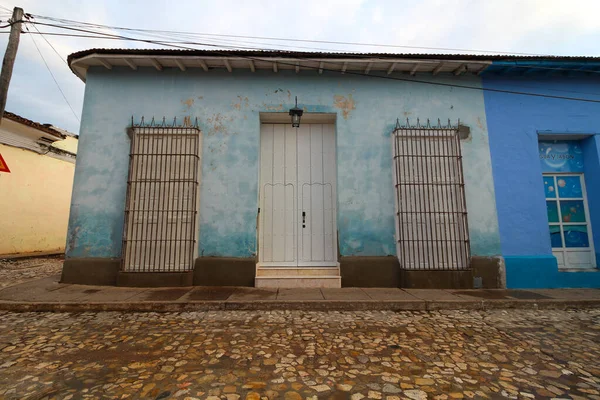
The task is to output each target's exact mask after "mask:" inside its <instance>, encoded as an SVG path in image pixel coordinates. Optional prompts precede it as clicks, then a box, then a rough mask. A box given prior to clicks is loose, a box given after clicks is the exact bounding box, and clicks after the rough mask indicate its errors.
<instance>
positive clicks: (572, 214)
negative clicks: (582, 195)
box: [560, 200, 585, 222]
mask: <svg viewBox="0 0 600 400" xmlns="http://www.w3.org/2000/svg"><path fill="white" fill-rule="evenodd" d="M560 214H561V216H562V222H585V209H584V208H583V200H562V201H561V202H560Z"/></svg>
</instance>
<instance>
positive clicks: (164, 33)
mask: <svg viewBox="0 0 600 400" xmlns="http://www.w3.org/2000/svg"><path fill="white" fill-rule="evenodd" d="M32 16H35V17H38V18H41V19H48V20H52V21H57V22H60V23H63V24H65V23H71V24H72V25H74V26H79V27H85V26H93V27H98V28H99V29H105V30H106V29H120V30H126V31H131V32H154V33H145V34H146V35H148V36H154V37H157V36H158V37H163V38H164V37H167V38H169V39H173V36H172V35H171V34H179V35H185V36H192V37H198V36H216V37H240V38H258V39H266V40H285V41H297V42H311V43H336V44H349V45H365V46H371V45H372V46H387V47H408V48H415V49H431V50H444V51H469V52H489V53H503V52H501V51H495V50H472V49H471V50H470V49H452V48H442V47H417V46H400V45H398V46H395V45H378V44H374V43H356V42H334V41H319V40H305V39H284V38H269V37H264V36H242V35H221V34H205V33H192V32H185V31H168V30H154V29H137V28H125V27H118V26H110V25H102V24H93V23H89V22H82V21H76V20H69V19H64V18H54V17H47V16H41V15H36V14H32ZM38 24H41V23H38ZM48 25H49V26H53V25H52V24H48ZM61 27H64V28H67V27H68V26H66V25H61ZM97 33H99V34H104V32H97ZM138 35H139V33H138ZM203 39H204V41H205V43H204V44H200V45H207V43H206V40H207V38H203ZM209 40H210V41H211V44H215V43H233V44H236V43H249V44H255V45H262V43H256V42H248V41H237V42H232V41H230V40H226V39H220V40H215V39H209ZM162 42H163V43H164V44H167V43H168V44H173V43H179V44H188V45H198V43H197V42H190V41H171V40H169V41H164V40H162ZM278 46H280V47H287V48H303V49H309V50H317V51H329V52H340V51H342V50H340V49H335V50H332V49H323V48H314V47H306V46H290V45H278ZM223 47H226V46H223ZM230 47H231V48H245V49H251V50H268V51H278V50H279V51H280V50H281V49H265V48H264V47H252V46H230ZM512 54H513V55H529V56H550V55H543V54H536V53H518V52H513V53H512ZM551 57H554V56H551ZM507 68H518V69H530V68H536V69H543V70H548V71H565V72H568V71H576V72H586V73H593V74H600V71H594V70H581V69H573V68H563V67H547V66H539V65H523V64H520V65H516V64H515V65H511V66H507Z"/></svg>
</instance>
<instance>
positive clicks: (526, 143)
mask: <svg viewBox="0 0 600 400" xmlns="http://www.w3.org/2000/svg"><path fill="white" fill-rule="evenodd" d="M483 85H484V87H485V88H489V89H500V90H512V91H521V92H530V93H538V94H548V95H552V96H568V97H584V98H590V99H596V100H600V95H598V93H600V78H595V77H581V78H578V77H571V78H564V77H562V78H560V77H546V78H535V77H533V78H532V77H502V76H495V75H484V78H483ZM594 93H596V94H595V95H594ZM485 108H486V114H487V123H488V130H489V138H490V148H491V154H492V165H493V172H494V183H495V187H496V190H495V192H496V204H497V208H498V219H499V221H500V238H501V242H502V254H503V255H504V256H505V260H506V276H507V285H508V287H527V288H533V287H584V286H592V287H596V286H600V276H597V274H593V273H585V272H578V273H570V272H560V273H559V272H558V266H557V262H556V258H555V257H554V256H553V255H552V249H551V245H550V234H549V232H548V218H547V214H546V200H545V195H544V185H543V181H542V169H541V166H540V159H539V151H538V135H539V134H555V135H578V136H579V135H581V134H590V135H597V134H598V133H599V132H600V131H599V130H600V125H599V124H598V122H599V119H598V116H599V115H600V104H598V103H589V102H588V103H586V102H580V101H567V100H558V99H550V98H543V97H530V96H518V95H513V94H508V93H498V92H486V93H485ZM597 143H598V140H597V139H595V138H592V139H588V143H587V145H586V148H585V151H586V152H587V154H588V155H587V157H586V159H585V168H586V171H585V173H586V186H587V188H588V200H589V206H590V218H591V220H592V225H593V226H592V229H593V228H594V226H595V225H594V224H595V223H594V221H598V223H600V192H599V191H598V189H597V188H598V187H600V183H599V182H598V175H597V171H599V170H600V168H599V167H598V165H597V162H598V149H600V147H597ZM594 152H595V157H594ZM595 163H596V164H595ZM599 231H600V226H598V227H597V228H596V231H595V235H594V242H596V243H598V244H599V245H600V241H599V240H600V232H599Z"/></svg>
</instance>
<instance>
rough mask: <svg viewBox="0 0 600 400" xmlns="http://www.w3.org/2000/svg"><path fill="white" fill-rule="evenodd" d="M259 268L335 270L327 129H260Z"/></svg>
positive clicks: (332, 167) (332, 169)
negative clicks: (329, 268)
mask: <svg viewBox="0 0 600 400" xmlns="http://www.w3.org/2000/svg"><path fill="white" fill-rule="evenodd" d="M260 160H261V161H260V192H259V206H260V214H259V229H258V243H259V250H258V255H259V257H258V259H259V266H276V267H286V266H288V267H296V266H305V267H315V266H336V265H337V229H336V198H337V196H336V186H335V183H336V162H335V133H334V127H333V125H332V124H303V125H301V126H300V127H299V128H293V127H292V126H291V125H289V124H263V125H261V153H260Z"/></svg>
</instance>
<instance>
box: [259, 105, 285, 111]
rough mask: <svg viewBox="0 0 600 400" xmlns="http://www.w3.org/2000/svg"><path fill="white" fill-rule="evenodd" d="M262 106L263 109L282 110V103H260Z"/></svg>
mask: <svg viewBox="0 0 600 400" xmlns="http://www.w3.org/2000/svg"><path fill="white" fill-rule="evenodd" d="M262 106H263V108H264V109H265V111H283V104H278V105H271V104H267V103H262Z"/></svg>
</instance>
